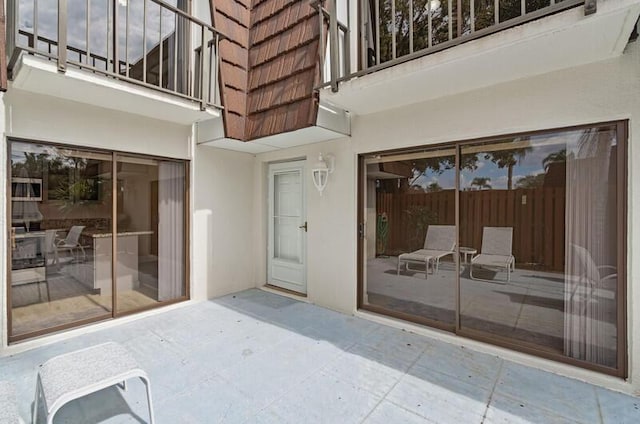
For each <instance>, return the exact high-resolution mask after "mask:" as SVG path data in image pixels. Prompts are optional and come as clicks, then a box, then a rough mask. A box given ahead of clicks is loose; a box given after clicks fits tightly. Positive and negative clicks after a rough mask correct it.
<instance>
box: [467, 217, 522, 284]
mask: <svg viewBox="0 0 640 424" xmlns="http://www.w3.org/2000/svg"><path fill="white" fill-rule="evenodd" d="M512 247H513V228H512V227H484V228H483V229H482V249H481V250H480V254H479V255H476V256H474V257H473V258H472V259H471V265H470V268H469V276H470V277H471V279H472V280H477V278H473V266H474V265H476V266H477V265H480V266H486V267H491V268H501V269H505V270H506V271H507V281H511V273H512V272H513V271H514V270H515V265H516V258H515V257H514V256H513V253H512Z"/></svg>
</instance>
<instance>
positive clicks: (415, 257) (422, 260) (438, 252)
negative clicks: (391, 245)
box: [397, 225, 456, 278]
mask: <svg viewBox="0 0 640 424" xmlns="http://www.w3.org/2000/svg"><path fill="white" fill-rule="evenodd" d="M455 246H456V227H455V226H453V225H429V228H427V236H426V237H425V239H424V248H423V249H420V250H416V251H414V252H411V253H403V254H401V255H400V256H398V270H397V274H398V275H400V268H401V266H402V264H404V265H405V268H406V270H407V271H418V272H422V270H421V269H419V270H417V269H411V268H409V264H419V265H424V267H425V268H424V278H427V275H428V274H429V264H430V263H431V264H432V267H434V273H437V272H438V269H439V268H440V259H441V258H443V257H445V256H447V255H451V256H453V257H454V258H455V251H454V249H455Z"/></svg>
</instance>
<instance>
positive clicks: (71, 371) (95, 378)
mask: <svg viewBox="0 0 640 424" xmlns="http://www.w3.org/2000/svg"><path fill="white" fill-rule="evenodd" d="M130 378H140V379H141V380H142V382H143V383H144V385H145V388H146V394H147V407H148V410H149V424H153V422H154V419H153V404H152V401H151V383H150V381H149V377H148V375H147V373H146V372H145V371H143V370H142V368H140V366H139V365H138V362H137V361H136V360H135V358H134V357H133V356H132V355H131V353H130V352H129V351H128V350H127V349H125V348H124V347H123V346H122V345H120V344H118V343H115V342H107V343H103V344H100V345H97V346H92V347H88V348H85V349H80V350H76V351H74V352H70V353H65V354H62V355H59V356H56V357H54V358H51V359H49V360H48V361H46V362H45V363H44V364H42V365H41V366H40V368H39V370H38V377H37V380H36V394H35V400H34V402H33V422H34V423H37V422H38V412H39V409H40V405H42V404H43V405H44V411H45V416H46V421H47V424H52V423H53V418H54V417H55V415H56V413H57V412H58V410H59V409H60V408H62V407H63V406H64V405H65V404H67V403H68V402H70V401H72V400H75V399H79V398H81V397H83V396H86V395H88V394H91V393H95V392H98V391H100V390H102V389H106V388H107V387H111V386H116V385H117V386H120V387H122V389H123V390H124V389H126V381H127V380H128V379H130Z"/></svg>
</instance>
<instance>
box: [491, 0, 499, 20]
mask: <svg viewBox="0 0 640 424" xmlns="http://www.w3.org/2000/svg"><path fill="white" fill-rule="evenodd" d="M493 20H494V23H493V24H494V25H498V24H499V23H500V0H494V1H493Z"/></svg>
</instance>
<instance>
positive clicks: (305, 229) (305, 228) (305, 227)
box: [298, 221, 307, 233]
mask: <svg viewBox="0 0 640 424" xmlns="http://www.w3.org/2000/svg"><path fill="white" fill-rule="evenodd" d="M298 228H304V232H305V233H306V232H307V221H305V222H304V225H301V226H299V227H298Z"/></svg>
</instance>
